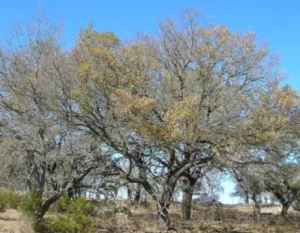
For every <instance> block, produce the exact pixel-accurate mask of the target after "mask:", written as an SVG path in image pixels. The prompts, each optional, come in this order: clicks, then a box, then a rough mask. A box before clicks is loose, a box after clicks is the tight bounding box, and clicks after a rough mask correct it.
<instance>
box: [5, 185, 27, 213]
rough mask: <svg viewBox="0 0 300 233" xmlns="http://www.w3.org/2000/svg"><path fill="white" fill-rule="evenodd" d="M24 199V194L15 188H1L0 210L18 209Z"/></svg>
mask: <svg viewBox="0 0 300 233" xmlns="http://www.w3.org/2000/svg"><path fill="white" fill-rule="evenodd" d="M23 199H24V196H23V195H22V194H20V193H17V192H16V191H15V189H14V188H10V189H8V190H5V189H0V211H5V210H6V209H7V208H11V209H18V208H19V207H20V205H21V203H22V201H23Z"/></svg>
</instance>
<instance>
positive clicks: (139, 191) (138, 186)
mask: <svg viewBox="0 0 300 233" xmlns="http://www.w3.org/2000/svg"><path fill="white" fill-rule="evenodd" d="M140 198H141V185H140V184H137V189H136V193H135V195H134V203H136V204H137V203H139V202H140Z"/></svg>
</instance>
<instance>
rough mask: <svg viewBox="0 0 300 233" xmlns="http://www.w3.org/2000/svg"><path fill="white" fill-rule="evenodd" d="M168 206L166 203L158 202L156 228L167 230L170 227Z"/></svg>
mask: <svg viewBox="0 0 300 233" xmlns="http://www.w3.org/2000/svg"><path fill="white" fill-rule="evenodd" d="M169 207H170V204H168V203H165V202H159V203H158V207H157V208H158V215H157V229H159V230H168V229H169V227H170V219H169Z"/></svg>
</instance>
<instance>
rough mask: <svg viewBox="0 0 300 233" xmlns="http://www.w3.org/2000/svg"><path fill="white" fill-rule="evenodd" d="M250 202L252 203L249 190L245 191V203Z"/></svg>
mask: <svg viewBox="0 0 300 233" xmlns="http://www.w3.org/2000/svg"><path fill="white" fill-rule="evenodd" d="M249 203H250V200H249V194H248V192H245V204H246V205H249Z"/></svg>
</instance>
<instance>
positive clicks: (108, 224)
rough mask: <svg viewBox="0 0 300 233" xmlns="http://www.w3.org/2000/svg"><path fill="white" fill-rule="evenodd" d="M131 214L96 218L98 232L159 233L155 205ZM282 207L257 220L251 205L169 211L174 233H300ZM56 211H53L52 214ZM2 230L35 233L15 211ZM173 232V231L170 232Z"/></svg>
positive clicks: (1, 217) (0, 219)
mask: <svg viewBox="0 0 300 233" xmlns="http://www.w3.org/2000/svg"><path fill="white" fill-rule="evenodd" d="M130 211H131V214H130V215H127V214H124V213H122V212H120V213H117V214H115V215H114V216H112V217H109V218H105V219H103V218H102V219H101V218H97V224H96V229H95V233H104V232H105V233H114V232H115V233H121V232H122V233H130V232H136V233H158V232H159V231H157V230H156V229H155V224H156V223H155V207H154V205H149V206H147V207H141V206H136V207H131V208H130ZM279 211H280V207H279V206H275V207H264V208H262V219H261V221H260V222H257V221H255V217H254V215H253V208H252V207H251V206H243V205H236V206H200V205H197V206H195V207H194V208H193V214H192V218H193V220H190V221H182V220H181V219H180V205H173V206H172V209H171V210H170V216H171V219H172V224H173V225H172V226H173V227H174V230H173V232H183V233H196V232H197V233H198V232H199V233H201V232H203V233H204V232H205V233H213V232H214V233H217V232H227V233H260V232H261V233H300V217H299V216H298V215H297V214H295V213H293V211H291V212H290V215H289V217H288V218H287V219H283V218H281V217H280V216H278V215H276V214H278V213H279ZM52 214H53V213H51V215H52ZM0 232H1V233H32V229H31V228H30V221H29V220H28V219H25V218H24V217H22V216H21V214H20V213H19V212H18V211H16V210H10V209H9V210H7V211H6V212H3V213H0ZM171 232H172V231H171Z"/></svg>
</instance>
